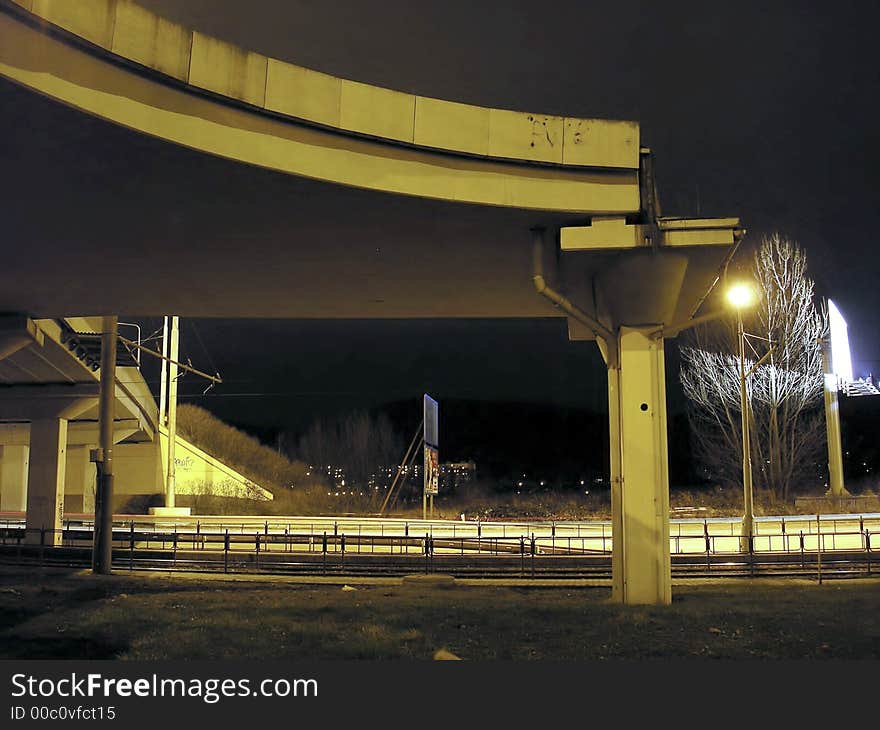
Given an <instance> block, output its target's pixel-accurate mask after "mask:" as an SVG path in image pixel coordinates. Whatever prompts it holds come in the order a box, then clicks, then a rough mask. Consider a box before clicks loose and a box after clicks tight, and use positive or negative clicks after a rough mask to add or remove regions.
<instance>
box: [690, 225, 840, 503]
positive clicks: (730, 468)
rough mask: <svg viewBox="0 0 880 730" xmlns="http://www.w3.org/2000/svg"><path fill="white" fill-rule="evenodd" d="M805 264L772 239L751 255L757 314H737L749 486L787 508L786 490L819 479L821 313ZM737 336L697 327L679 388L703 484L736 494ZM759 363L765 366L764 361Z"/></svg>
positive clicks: (726, 328)
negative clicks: (708, 481) (741, 332)
mask: <svg viewBox="0 0 880 730" xmlns="http://www.w3.org/2000/svg"><path fill="white" fill-rule="evenodd" d="M806 266H807V262H806V256H805V255H804V252H803V250H802V249H801V248H800V247H798V245H797V244H795V243H793V242H792V241H790V240H788V239H786V238H784V237H782V236H780V235H779V234H774V235H772V236H769V237H766V238H765V239H764V240H763V241H762V243H761V246H760V249H759V250H758V251H757V253H756V254H755V260H754V267H753V275H754V279H755V288H756V289H757V291H758V294H759V301H758V305H757V306H756V307H754V308H753V309H752V311H750V312H744V313H743V318H744V322H743V324H744V329H745V331H746V343H747V344H746V358H747V363H746V370H747V371H748V370H751V369H752V368H753V366H754V365H755V363H760V362H761V360H762V358H765V359H764V361H763V364H759V365H758V367H756V368H754V371H753V372H751V374H750V375H749V377H748V379H747V393H748V399H749V403H750V420H749V423H750V431H751V435H752V438H751V451H752V453H751V457H752V469H753V476H754V479H755V484H756V486H758V487H763V488H765V489H767V490H769V491H770V493H771V494H772V495H773V496H774V497H776V498H778V499H783V500H787V499H788V498H789V496H790V495H791V493H792V491H793V489H795V488H798V487H805V486H813V484H814V483H815V482H817V481H819V480H821V479H822V477H823V470H822V469H821V468H820V466H819V465H820V464H821V462H822V457H823V450H824V447H825V440H824V439H825V429H824V414H823V412H822V409H821V404H822V388H823V373H822V343H821V341H822V340H823V339H824V338H825V336H826V332H827V313H826V312H825V310H824V307H817V306H816V304H815V303H814V301H813V282H812V281H811V280H810V279H809V278H808V277H807V276H806ZM737 337H738V335H737V329H736V326H735V325H734V324H733V323H732V322H727V323H725V324H718V323H716V324H714V325H706V326H703V327H699V328H697V329H695V330H693V331H692V332H691V333H689V334H688V335H686V336H685V344H684V345H683V346H682V347H681V355H682V367H681V382H682V385H683V387H684V391H685V394H686V395H687V397H688V398H689V401H690V403H689V407H688V417H689V420H690V423H691V433H692V436H693V444H694V451H695V454H694V455H695V457H696V458H697V460H698V461H699V462H700V463H701V464H702V465H703V467H704V468H705V470H706V472H707V473H708V475H709V476H710V478H712V479H714V480H717V481H718V482H720V483H721V484H724V485H728V486H733V485H737V484H742V481H741V480H742V428H741V410H740V381H739V360H738V356H737V355H734V354H732V353H736V352H737V351H738V343H737ZM765 356H766V357H765Z"/></svg>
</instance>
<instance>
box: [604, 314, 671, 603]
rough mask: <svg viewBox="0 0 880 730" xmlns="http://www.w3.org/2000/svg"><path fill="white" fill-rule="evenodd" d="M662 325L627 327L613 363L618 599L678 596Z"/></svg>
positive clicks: (611, 393) (613, 484)
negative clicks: (674, 577)
mask: <svg viewBox="0 0 880 730" xmlns="http://www.w3.org/2000/svg"><path fill="white" fill-rule="evenodd" d="M656 330H657V327H656V326H655V327H650V328H633V327H621V328H620V334H619V337H618V358H617V361H616V362H612V363H611V365H610V366H609V369H608V398H609V415H610V437H611V509H612V530H613V548H612V550H613V552H612V574H613V580H612V586H613V590H612V599H613V600H614V601H617V602H620V603H626V604H654V605H665V604H669V603H670V602H671V600H672V579H671V566H670V557H669V472H668V448H667V442H666V381H665V366H664V362H663V340H662V338H659V337H656V336H655V333H656Z"/></svg>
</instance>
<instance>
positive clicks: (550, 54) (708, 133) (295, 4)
mask: <svg viewBox="0 0 880 730" xmlns="http://www.w3.org/2000/svg"><path fill="white" fill-rule="evenodd" d="M140 2H141V4H142V5H144V6H146V7H148V8H149V9H151V10H153V11H155V12H157V13H159V14H160V15H164V16H165V17H168V18H170V19H173V20H175V21H178V22H181V23H184V24H186V25H189V26H191V27H194V28H196V29H198V30H201V31H203V32H206V33H209V34H211V35H215V36H218V37H220V38H224V39H227V40H230V41H232V42H235V43H237V44H240V45H242V46H245V47H249V48H252V49H254V50H258V51H260V52H262V53H265V54H267V55H270V56H274V57H278V58H282V59H285V60H288V61H291V62H294V63H297V64H301V65H303V66H307V67H310V68H314V69H318V70H321V71H324V72H327V73H331V74H335V75H339V76H343V77H347V78H352V79H356V80H359V81H365V82H369V83H373V84H379V85H383V86H387V87H391V88H395V89H399V90H402V91H407V92H413V93H418V94H422V95H427V96H434V97H439V98H444V99H450V100H455V101H462V102H468V103H473V104H479V105H485V106H495V107H506V108H513V109H523V110H529V111H536V112H544V113H551V114H560V115H570V116H583V117H604V118H617V119H633V120H638V121H639V122H640V123H641V128H642V143H643V144H645V145H647V146H650V147H652V148H653V149H654V150H655V153H656V160H657V163H656V164H657V175H658V185H659V188H660V196H661V203H662V204H663V208H664V210H663V212H664V214H669V215H695V214H703V215H738V216H740V217H741V218H742V221H743V223H744V225H745V226H746V227H747V228H748V229H749V232H750V236H749V239H748V240H750V241H751V242H752V243H754V242H756V241H757V240H758V239H759V238H760V235H761V234H762V233H764V232H769V231H773V230H779V231H781V232H783V233H785V234H787V235H789V236H790V237H793V238H795V239H796V240H798V241H799V242H800V243H801V244H802V245H803V246H804V247H805V248H806V250H807V255H808V260H809V262H810V271H811V274H812V276H813V277H814V278H815V280H816V282H817V286H818V290H819V293H820V294H823V295H827V296H831V297H832V298H833V299H835V300H836V301H837V302H838V305H839V307H840V308H841V310H842V311H843V313H844V315H845V316H846V317H847V320H848V322H849V325H850V334H851V339H852V344H853V359H854V364H855V368H856V371H857V374H867V373H868V372H880V335H878V332H877V327H876V325H875V318H874V315H875V312H877V311H878V309H880V291H878V290H880V287H878V286H877V283H876V281H875V277H876V273H875V272H876V268H877V265H876V259H877V257H876V254H875V250H874V247H873V244H874V239H875V235H874V232H875V222H874V221H875V217H876V211H877V209H878V203H880V201H878V190H880V185H878V179H880V172H878V171H880V164H878V163H880V159H878V157H880V151H878V150H880V145H878V141H880V140H878V134H877V129H878V119H877V112H878V98H880V84H878V68H880V65H878V63H877V59H876V28H877V27H878V20H880V9H878V4H877V3H875V2H850V1H847V0H842V1H838V2H834V3H818V2H798V3H795V2H786V3H780V2H773V1H772V0H770V1H765V2H736V3H717V2H662V3H661V2H633V1H632V0H617V1H616V2H586V1H585V0H580V1H578V2H552V1H551V2H544V3H535V2H533V1H529V2H526V1H525V0H504V2H500V1H496V0H481V1H480V2H473V0H470V1H467V2H465V1H462V0H442V1H441V2H434V1H433V0H432V1H430V2H429V1H425V0H418V1H417V2H416V1H414V0H382V2H363V1H362V0H341V1H329V0H250V1H249V2H247V3H241V2H238V0H187V2H180V0H140ZM197 326H198V329H199V332H200V333H201V338H202V341H203V342H204V344H205V346H206V347H205V348H202V346H201V344H202V342H201V341H199V340H198V339H197V338H196V336H195V334H194V333H189V332H187V330H186V325H185V329H184V347H185V348H187V347H188V348H190V350H191V351H192V357H193V362H194V364H196V365H198V366H200V367H205V368H206V369H211V364H210V362H209V359H210V358H213V360H214V361H216V364H217V367H218V368H219V369H220V370H221V372H222V373H223V375H224V376H225V377H226V378H227V379H228V381H229V382H228V385H225V386H224V387H223V388H222V389H218V390H217V391H215V392H216V393H217V396H211V397H212V398H214V399H213V400H211V401H208V399H206V403H208V402H210V403H211V404H214V405H212V407H216V405H217V404H219V403H221V402H222V403H223V406H222V410H223V411H224V413H223V415H225V416H227V417H231V416H234V413H237V414H238V416H239V418H238V419H236V420H242V421H254V422H256V421H258V420H263V421H266V420H267V419H269V415H268V414H269V413H273V414H274V413H278V414H280V413H287V414H288V415H287V416H284V418H289V419H290V420H291V422H300V421H302V420H303V419H304V418H305V417H306V414H307V413H312V412H319V411H321V410H324V409H326V408H329V407H331V405H332V404H333V403H335V404H337V405H336V406H334V407H339V404H343V403H346V402H349V400H348V399H350V402H352V403H355V404H357V405H370V404H373V403H376V402H381V401H382V400H395V399H399V398H405V397H411V396H413V395H415V394H418V393H419V392H420V391H422V390H431V391H434V393H435V394H436V395H438V396H440V397H442V396H444V395H446V396H447V397H485V398H495V399H503V400H529V401H543V402H551V403H553V402H559V403H568V404H572V405H581V406H586V407H596V406H597V404H601V403H602V402H603V401H604V398H605V395H604V390H603V388H604V385H603V378H602V372H601V364H600V360H599V358H598V356H597V354H596V348H595V345H593V344H592V343H568V341H567V338H566V334H565V326H564V323H563V322H562V321H561V320H557V321H549V320H548V321H531V322H523V321H511V322H483V323H473V322H471V323H462V322H459V323H449V322H442V323H437V322H434V323H431V322H385V323H368V322H360V323H345V322H335V323H316V322H299V323H282V322H276V323H268V322H261V323H254V322H251V323H247V324H245V323H242V322H229V321H214V322H208V321H199V322H198V323H197ZM205 350H207V353H205ZM523 373H528V376H523ZM245 393H254V394H257V393H261V394H273V395H266V396H264V397H261V398H254V397H246V396H244V395H236V394H245ZM233 403H234V404H236V405H235V406H233V405H232V404H233ZM293 411H295V415H290V414H291V413H292V412H293ZM272 418H275V416H272Z"/></svg>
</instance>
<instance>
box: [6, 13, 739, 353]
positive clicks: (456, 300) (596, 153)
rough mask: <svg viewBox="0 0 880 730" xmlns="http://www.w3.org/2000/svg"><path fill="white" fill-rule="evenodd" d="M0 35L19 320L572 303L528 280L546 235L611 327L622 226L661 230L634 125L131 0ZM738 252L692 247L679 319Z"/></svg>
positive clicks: (548, 309)
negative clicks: (487, 99) (295, 48)
mask: <svg viewBox="0 0 880 730" xmlns="http://www.w3.org/2000/svg"><path fill="white" fill-rule="evenodd" d="M0 41H2V42H0V76H3V77H5V79H6V80H0V94H2V98H3V99H4V109H6V110H10V111H9V112H7V113H6V114H3V115H2V117H0V152H2V156H3V160H4V172H5V174H4V175H3V176H2V179H0V185H2V188H0V194H2V196H3V200H4V201H6V202H7V210H6V211H5V229H4V232H3V233H4V238H5V242H4V249H5V250H6V251H8V253H6V254H5V256H4V266H3V268H2V273H0V284H2V286H0V311H8V312H18V313H23V314H28V315H31V316H64V315H69V314H71V313H76V314H81V313H89V314H102V313H111V312H125V313H129V314H134V315H149V314H163V313H167V312H175V313H179V314H181V315H184V316H225V317H309V318H352V317H357V318H392V317H427V318H434V317H542V316H562V315H563V312H561V311H560V310H559V309H557V308H554V306H553V305H552V304H550V303H549V302H548V301H547V300H546V299H544V298H542V297H540V296H538V295H537V294H536V293H535V291H534V288H533V287H532V284H531V282H532V276H533V273H534V272H533V261H532V255H531V236H530V234H529V229H530V228H532V227H534V226H543V227H546V228H548V229H549V230H551V231H558V230H559V229H561V228H564V227H565V228H567V229H568V230H569V231H574V234H575V240H574V243H572V244H570V245H567V244H566V242H565V240H563V241H562V246H561V250H560V247H559V246H558V245H557V247H556V260H555V261H551V262H550V266H548V281H549V282H550V283H551V284H552V285H553V286H554V287H556V288H557V289H558V290H559V291H560V292H562V293H563V294H564V295H565V296H566V297H567V298H568V299H569V300H571V301H574V302H576V303H577V304H578V306H579V307H580V308H581V309H582V310H584V311H586V312H587V314H589V315H590V316H591V317H595V318H598V319H603V318H604V319H607V316H608V315H609V312H610V315H612V316H613V314H614V312H613V311H610V310H609V308H608V307H607V306H605V305H604V304H603V302H601V301H597V291H598V292H599V294H600V295H601V292H602V289H603V285H602V284H601V282H599V285H598V286H597V284H596V275H597V273H598V272H602V271H605V270H607V269H608V268H609V267H611V268H612V269H613V268H614V265H615V261H617V259H618V258H620V257H621V256H624V257H626V256H628V255H629V253H632V252H631V251H627V250H624V251H623V252H622V253H621V250H620V246H619V245H618V243H615V244H614V245H611V246H609V245H607V244H608V240H611V239H614V240H618V239H619V240H622V241H624V243H623V244H622V247H623V249H631V248H632V247H633V246H635V247H643V245H644V241H645V240H646V238H645V235H644V232H643V231H642V230H641V228H640V226H638V225H631V223H632V222H633V221H634V220H641V221H644V219H645V216H646V205H645V203H644V200H643V198H644V197H645V192H644V191H645V188H644V186H645V184H646V180H645V177H646V176H645V174H644V170H640V148H639V139H638V125H637V124H635V123H632V122H613V121H602V120H589V119H573V118H562V117H551V116H546V115H540V114H532V113H526V112H512V111H507V110H499V109H488V108H481V107H475V106H470V105H464V104H456V103H452V102H446V101H440V100H436V99H430V98H427V97H417V96H413V95H410V94H403V93H400V92H395V91H390V90H388V89H381V88H378V87H372V86H368V85H365V84H360V83H357V82H353V81H348V80H345V79H338V78H334V77H331V76H327V75H325V74H320V73H317V72H314V71H309V70H307V69H303V68H300V67H297V66H293V65H291V64H287V63H283V62H281V61H277V60H275V59H271V58H266V57H264V56H261V55H259V54H256V53H251V52H249V51H246V50H244V49H240V48H236V47H234V46H231V45H229V44H226V43H224V42H221V41H218V40H216V39H213V38H210V37H208V36H205V35H203V34H201V33H198V32H197V31H192V30H189V29H186V28H182V27H180V26H177V25H174V24H172V23H169V22H167V21H165V20H164V19H161V18H158V17H157V16H154V15H152V14H151V13H149V12H148V11H146V10H144V9H142V8H140V7H139V6H138V5H136V4H135V3H133V2H129V1H128V0H81V1H80V2H77V3H69V2H65V1H64V0H0ZM34 92H36V93H34ZM59 102H61V103H59ZM169 142H170V143H171V144H168V143H169ZM202 153H207V154H202ZM279 173H280V174H279ZM579 226H580V227H581V229H580V231H581V233H578V227H579ZM584 226H586V227H585V228H584ZM728 233H729V232H728ZM583 235H586V239H587V243H586V244H583V243H582V237H583ZM609 237H610V239H609ZM562 238H564V236H562ZM594 239H596V240H598V241H599V243H600V244H601V245H599V247H598V249H596V248H595V243H596V240H594ZM558 242H559V241H557V243H558ZM718 242H723V241H716V243H718ZM586 249H589V250H586ZM649 250H650V249H649ZM721 253H722V252H719V250H718V247H716V246H713V247H709V248H708V249H706V250H702V249H700V248H692V249H691V250H690V251H689V252H688V255H687V263H686V266H685V268H684V270H683V272H682V274H681V277H680V279H679V281H678V282H677V285H679V284H680V291H681V295H680V296H676V295H675V294H674V293H673V294H672V301H667V303H666V305H665V311H668V312H670V313H671V317H672V318H673V319H676V320H680V319H682V318H684V317H687V316H688V314H689V313H690V310H691V307H692V305H693V303H694V301H696V299H697V298H698V297H699V296H700V295H701V294H702V293H703V291H704V290H705V282H706V279H707V276H710V275H711V272H713V271H714V270H715V268H716V267H717V264H718V261H719V260H720V256H721ZM604 288H605V289H608V288H609V286H607V285H606V286H605V287H604ZM616 288H617V285H616V284H615V283H614V282H612V283H611V284H610V289H611V290H614V289H616ZM655 288H656V287H655ZM643 289H644V287H640V286H636V288H635V294H636V295H639V293H640V292H641V291H642V290H643ZM665 298H666V300H669V299H670V297H669V296H668V295H667V296H666V297H665ZM599 299H601V296H600V297H599ZM652 321H657V320H656V319H653V320H652ZM577 336H578V337H592V336H593V333H592V332H590V331H587V332H580V333H578V334H577Z"/></svg>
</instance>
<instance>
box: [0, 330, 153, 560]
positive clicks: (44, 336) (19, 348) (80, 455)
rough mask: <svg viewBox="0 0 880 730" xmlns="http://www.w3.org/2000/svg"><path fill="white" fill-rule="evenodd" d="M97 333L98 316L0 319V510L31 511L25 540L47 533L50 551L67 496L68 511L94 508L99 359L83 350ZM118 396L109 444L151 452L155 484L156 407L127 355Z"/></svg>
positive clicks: (117, 380)
mask: <svg viewBox="0 0 880 730" xmlns="http://www.w3.org/2000/svg"><path fill="white" fill-rule="evenodd" d="M100 327H101V318H100V317H90V318H84V317H68V318H64V319H57V320H56V319H37V320H33V319H30V318H28V317H20V316H9V315H5V316H0V511H19V510H23V509H25V510H26V511H27V527H28V529H29V532H28V533H27V540H28V541H29V542H35V541H39V540H40V532H39V531H41V530H44V531H45V532H44V534H43V540H44V542H45V543H46V544H50V545H51V544H60V540H61V521H62V515H63V511H64V501H65V496H67V498H68V509H71V508H73V509H74V511H77V512H81V511H83V507H92V508H93V501H92V500H93V498H94V497H93V494H92V493H91V492H92V490H93V488H94V482H95V478H94V465H93V464H92V463H91V462H90V458H89V456H90V454H89V452H90V449H93V448H95V447H96V446H97V445H98V441H99V439H98V417H99V413H98V398H99V382H100V381H99V378H100V367H99V364H100V357H98V358H97V359H96V358H95V356H94V352H93V350H92V348H90V347H89V346H88V345H84V344H83V343H88V342H93V341H94V340H93V339H92V338H90V335H95V334H100V331H101V330H100ZM114 390H115V394H114V396H115V397H114V400H115V413H116V417H115V420H114V425H113V439H114V442H115V443H118V442H120V441H123V440H124V441H126V442H127V443H128V444H145V445H146V448H147V450H148V451H147V453H148V454H149V453H150V450H151V449H152V451H155V452H156V457H157V458H154V459H153V460H152V462H153V463H154V465H155V466H156V467H158V471H156V469H155V468H154V470H153V471H154V473H153V475H152V478H153V481H154V482H155V481H156V479H161V475H162V474H161V466H160V462H159V459H158V449H159V443H158V432H157V429H158V408H157V407H156V402H155V400H154V399H153V396H152V394H151V393H150V390H149V388H148V387H147V384H146V382H145V381H144V379H143V377H141V374H140V370H138V368H137V367H136V363H135V362H134V360H133V359H132V358H131V356H130V355H128V353H127V352H126V351H125V350H122V351H121V352H120V353H119V358H118V360H117V369H116V378H115V387H114ZM147 477H149V473H147ZM68 484H69V485H71V486H66V485H68ZM71 487H73V488H71Z"/></svg>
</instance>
